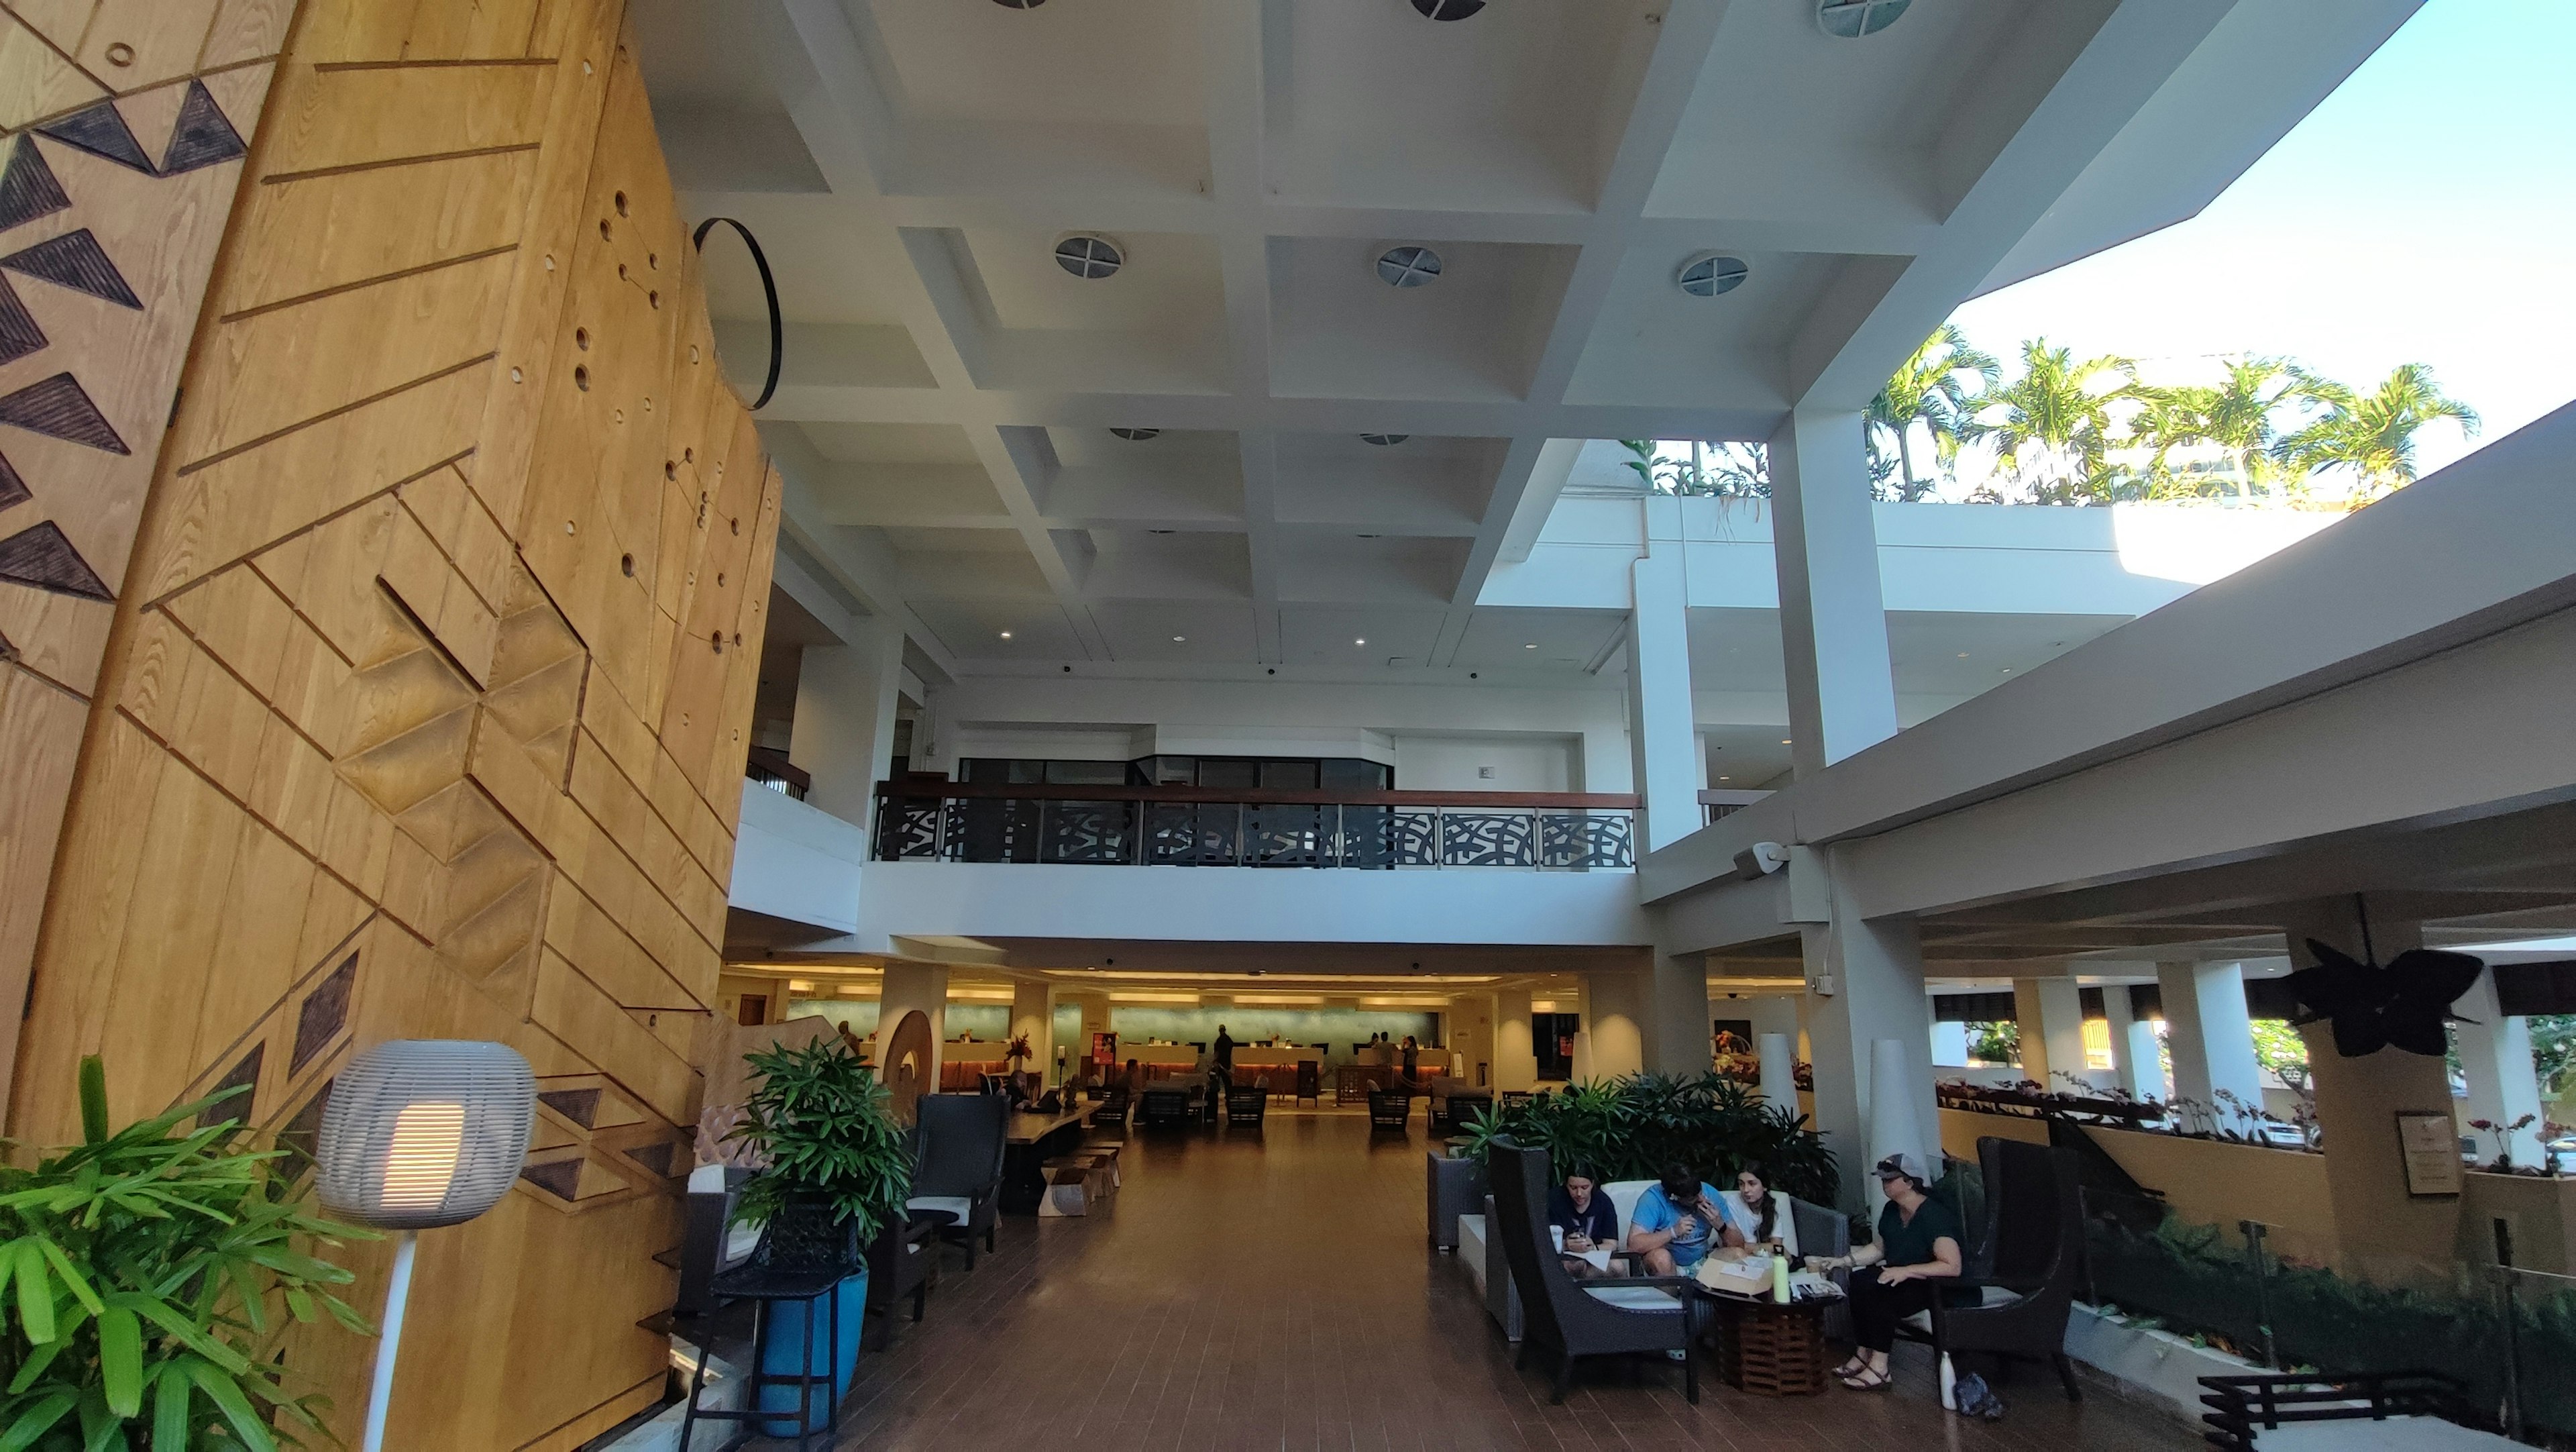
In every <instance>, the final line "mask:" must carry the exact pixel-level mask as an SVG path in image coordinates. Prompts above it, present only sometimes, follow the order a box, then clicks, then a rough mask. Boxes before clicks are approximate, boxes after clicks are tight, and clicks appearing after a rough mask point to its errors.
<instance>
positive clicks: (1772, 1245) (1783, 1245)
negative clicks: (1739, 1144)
mask: <svg viewBox="0 0 2576 1452" xmlns="http://www.w3.org/2000/svg"><path fill="white" fill-rule="evenodd" d="M1721 1200H1722V1202H1723V1205H1724V1209H1725V1214H1726V1223H1725V1224H1724V1226H1723V1227H1722V1228H1721V1234H1722V1236H1723V1238H1724V1240H1725V1242H1726V1244H1725V1246H1724V1247H1723V1248H1722V1249H1720V1250H1719V1251H1718V1252H1717V1253H1718V1254H1719V1255H1721V1256H1724V1257H1726V1258H1727V1259H1729V1260H1735V1259H1740V1258H1742V1257H1744V1256H1747V1255H1755V1254H1764V1253H1773V1252H1776V1253H1778V1254H1781V1255H1789V1256H1794V1255H1796V1254H1797V1253H1798V1218H1797V1217H1796V1216H1795V1215H1792V1214H1790V1213H1789V1206H1788V1203H1787V1202H1786V1201H1785V1200H1784V1199H1782V1197H1780V1196H1778V1195H1774V1194H1772V1193H1771V1186H1770V1184H1769V1182H1768V1179H1767V1172H1766V1171H1765V1170H1764V1169H1763V1168H1762V1167H1761V1166H1760V1165H1746V1166H1745V1167H1744V1168H1743V1169H1741V1170H1738V1171H1736V1172H1735V1188H1734V1189H1732V1190H1729V1191H1727V1192H1726V1194H1725V1195H1724V1196H1722V1197H1721Z"/></svg>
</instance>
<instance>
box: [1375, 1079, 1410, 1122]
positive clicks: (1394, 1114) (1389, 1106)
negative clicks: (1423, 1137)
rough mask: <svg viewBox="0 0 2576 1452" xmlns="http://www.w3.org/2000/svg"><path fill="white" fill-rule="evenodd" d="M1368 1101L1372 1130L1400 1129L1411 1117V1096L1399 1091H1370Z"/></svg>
mask: <svg viewBox="0 0 2576 1452" xmlns="http://www.w3.org/2000/svg"><path fill="white" fill-rule="evenodd" d="M1368 1101H1369V1128H1370V1129H1372V1130H1378V1129H1402V1128H1404V1122H1405V1121H1406V1120H1407V1119H1410V1118H1412V1117H1413V1096H1412V1095H1410V1094H1407V1093H1405V1092H1404V1091H1403V1090H1401V1089H1372V1090H1370V1091H1369V1097H1368Z"/></svg>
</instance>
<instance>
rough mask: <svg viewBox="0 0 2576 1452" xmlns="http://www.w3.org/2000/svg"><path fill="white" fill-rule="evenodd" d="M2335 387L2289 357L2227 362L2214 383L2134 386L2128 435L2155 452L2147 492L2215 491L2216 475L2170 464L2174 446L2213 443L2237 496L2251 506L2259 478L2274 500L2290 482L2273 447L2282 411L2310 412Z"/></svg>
mask: <svg viewBox="0 0 2576 1452" xmlns="http://www.w3.org/2000/svg"><path fill="white" fill-rule="evenodd" d="M2335 387H2336V385H2334V384H2332V383H2329V382H2327V381H2326V380H2324V379H2322V378H2319V377H2317V376H2316V375H2314V374H2312V373H2310V372H2308V371H2307V370H2306V369H2304V368H2302V367H2300V366H2299V365H2298V364H2296V363H2293V362H2291V361H2289V360H2288V359H2286V358H2263V357H2247V358H2234V359H2230V360H2228V362H2227V372H2226V376H2225V377H2224V379H2223V380H2222V381H2220V382H2218V383H2216V384H2209V385H2186V386H2180V387H2148V386H2145V385H2141V386H2139V387H2138V388H2137V389H2136V390H2135V392H2134V396H2135V397H2136V398H2137V399H2138V400H2139V402H2140V403H2141V404H2142V405H2143V406H2142V407H2141V408H2140V409H2139V411H2138V414H2137V417H2136V418H2134V419H2133V420H2131V421H2130V426H2129V436H2130V439H2131V441H2132V442H2133V443H2135V444H2138V445H2141V446H2143V447H2147V448H2150V449H2153V450H2154V451H2155V452H2154V455H2153V457H2152V458H2151V459H2150V460H2149V462H2148V465H2147V480H2148V492H2149V493H2150V494H2152V495H2154V496H2156V497H2160V498H2175V497H2184V498H2188V497H2193V496H2197V495H2204V494H2209V493H2213V492H2215V491H2216V489H2217V488H2218V487H2220V484H2221V481H2220V480H2218V479H2215V478H2212V477H2210V476H2208V475H2207V474H2199V475H2196V476H2195V475H2194V474H2192V473H2190V472H2178V471H2176V470H2175V468H2174V467H2173V453H2174V451H2175V450H2176V449H2178V448H2188V447H2190V446H2192V445H2210V446H2214V447H2216V448H2217V449H2219V450H2220V451H2222V452H2224V453H2225V454H2226V455H2227V457H2228V460H2229V462H2231V463H2232V464H2234V465H2235V468H2236V475H2237V477H2236V494H2237V497H2238V499H2239V500H2240V501H2243V502H2246V503H2251V502H2252V501H2253V497H2254V488H2255V485H2256V484H2258V483H2261V484H2265V485H2266V486H2267V492H2269V493H2270V494H2272V496H2273V497H2274V500H2275V502H2279V500H2280V498H2281V496H2282V494H2283V492H2284V489H2283V486H2284V485H2286V484H2288V483H2290V482H2291V480H2289V479H2287V478H2285V477H2283V466H2282V465H2281V464H2280V461H2279V460H2278V459H2277V458H2276V457H2275V455H2274V452H2273V451H2274V449H2275V448H2276V447H2277V446H2278V445H2279V443H2280V441H2281V439H2282V437H2283V435H2282V432H2281V429H2280V427H2279V424H2278V420H2279V418H2280V416H2281V414H2282V411H2283V410H2284V409H2291V408H2295V409H2298V410H2300V411H2301V412H2303V413H2305V412H2312V411H2314V410H2315V409H2317V408H2318V407H2320V406H2322V405H2325V404H2326V403H2328V402H2329V398H2328V395H2329V394H2330V393H2331V391H2332V390H2333V389H2334V388H2335Z"/></svg>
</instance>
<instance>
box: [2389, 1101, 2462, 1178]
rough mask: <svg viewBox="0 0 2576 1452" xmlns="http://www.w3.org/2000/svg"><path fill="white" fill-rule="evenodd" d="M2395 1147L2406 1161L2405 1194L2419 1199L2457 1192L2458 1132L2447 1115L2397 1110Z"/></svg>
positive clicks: (2458, 1175)
mask: <svg viewBox="0 0 2576 1452" xmlns="http://www.w3.org/2000/svg"><path fill="white" fill-rule="evenodd" d="M2397 1149H2398V1153H2399V1155H2400V1156H2401V1157H2403V1158H2404V1160H2405V1161H2406V1193H2407V1194H2409V1195H2412V1196H2414V1197H2415V1198H2417V1199H2419V1200H2422V1199H2432V1198H2437V1197H2441V1196H2446V1195H2457V1194H2459V1193H2460V1190H2461V1176H2460V1131H2459V1129H2458V1127H2457V1126H2456V1125H2454V1124H2453V1123H2452V1122H2451V1116H2450V1115H2448V1114H2437V1113H2426V1112H2418V1111H2411V1110H2403V1109H2401V1110H2399V1111H2398V1112H2397Z"/></svg>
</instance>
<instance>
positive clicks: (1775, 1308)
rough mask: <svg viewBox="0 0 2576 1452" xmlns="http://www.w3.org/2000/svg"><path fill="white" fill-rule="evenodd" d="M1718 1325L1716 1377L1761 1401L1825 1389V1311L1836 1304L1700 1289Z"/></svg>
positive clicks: (1813, 1393)
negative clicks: (1785, 1303) (1786, 1302)
mask: <svg viewBox="0 0 2576 1452" xmlns="http://www.w3.org/2000/svg"><path fill="white" fill-rule="evenodd" d="M1699 1295H1700V1298H1701V1299H1702V1300H1704V1301H1706V1302H1708V1303H1709V1307H1710V1310H1711V1312H1712V1314H1713V1319H1714V1320H1715V1321H1716V1323H1717V1332H1718V1349H1717V1374H1718V1375H1719V1376H1720V1377H1721V1378H1723V1379H1724V1380H1725V1382H1726V1384H1727V1385H1728V1386H1731V1387H1733V1388H1735V1389H1736V1390H1737V1391H1740V1392H1745V1393H1748V1394H1750V1395H1753V1396H1757V1397H1804V1396H1814V1395H1816V1394H1817V1393H1819V1392H1821V1391H1823V1390H1824V1389H1825V1373H1826V1369H1827V1368H1828V1367H1829V1366H1831V1365H1832V1363H1831V1362H1830V1361H1828V1360H1827V1359H1826V1355H1825V1307H1827V1306H1829V1305H1832V1304H1834V1303H1833V1302H1832V1301H1791V1302H1790V1303H1788V1304H1787V1305H1785V1306H1784V1305H1781V1304H1780V1303H1779V1302H1777V1301H1774V1300H1771V1299H1770V1298H1769V1297H1767V1296H1766V1297H1762V1298H1760V1299H1756V1298H1753V1297H1749V1296H1737V1295H1730V1294H1728V1293H1727V1292H1724V1291H1712V1290H1710V1289H1708V1288H1707V1287H1705V1286H1702V1287H1700V1288H1699Z"/></svg>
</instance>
